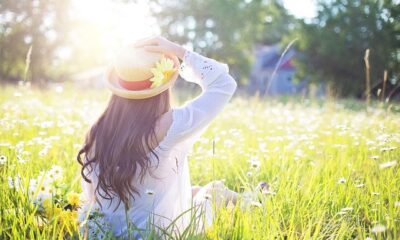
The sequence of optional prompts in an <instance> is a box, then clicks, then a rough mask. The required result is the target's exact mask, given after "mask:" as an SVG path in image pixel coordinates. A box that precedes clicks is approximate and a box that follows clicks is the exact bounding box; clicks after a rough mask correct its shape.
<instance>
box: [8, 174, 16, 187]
mask: <svg viewBox="0 0 400 240" xmlns="http://www.w3.org/2000/svg"><path fill="white" fill-rule="evenodd" d="M7 180H8V187H9V188H14V181H13V179H12V177H10V176H8V177H7Z"/></svg>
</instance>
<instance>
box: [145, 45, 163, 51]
mask: <svg viewBox="0 0 400 240" xmlns="http://www.w3.org/2000/svg"><path fill="white" fill-rule="evenodd" d="M143 49H144V50H146V51H148V52H156V53H165V50H164V48H162V47H159V46H144V47H143Z"/></svg>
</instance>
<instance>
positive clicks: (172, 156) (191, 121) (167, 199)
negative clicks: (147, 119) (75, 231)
mask: <svg viewBox="0 0 400 240" xmlns="http://www.w3.org/2000/svg"><path fill="white" fill-rule="evenodd" d="M180 75H181V77H182V78H184V79H185V80H187V81H190V82H194V83H197V84H199V85H200V86H201V88H202V93H201V94H200V95H199V96H198V97H196V98H194V99H192V100H191V101H189V102H187V103H186V104H184V105H183V106H181V107H177V108H173V109H171V110H170V111H169V112H167V113H166V114H164V115H163V116H162V117H161V118H160V121H159V123H160V124H159V125H158V126H159V127H158V128H156V130H157V129H158V131H157V133H158V134H157V138H159V140H160V141H161V142H160V143H159V145H158V146H157V147H155V148H154V152H155V153H156V154H157V155H158V159H157V158H156V157H154V155H153V154H151V152H149V156H150V159H151V160H150V164H149V166H150V167H149V171H148V173H146V175H145V176H144V178H143V179H140V177H139V176H138V174H135V178H134V180H133V181H132V184H133V185H134V186H135V188H136V189H137V191H138V193H139V195H134V199H133V198H132V199H131V200H130V201H131V203H132V204H131V208H130V209H129V210H127V215H126V214H125V207H124V205H123V204H121V205H120V206H119V207H118V208H117V210H116V211H115V212H114V211H113V210H114V208H115V207H116V206H117V203H118V200H116V199H117V197H114V198H113V201H112V202H111V201H110V200H107V199H104V198H102V197H101V196H99V195H98V194H97V195H96V196H97V198H98V199H99V201H100V202H101V203H102V209H101V212H103V213H104V215H105V220H106V221H108V222H109V223H110V224H111V227H112V228H114V231H113V233H114V235H116V236H120V235H124V236H126V235H127V220H128V221H130V222H131V224H133V225H134V226H136V227H138V228H139V229H144V228H146V227H148V225H149V224H150V223H154V224H155V225H156V226H157V227H160V228H163V229H165V228H167V227H168V226H169V225H170V224H171V223H172V222H173V221H174V220H175V219H176V218H177V217H179V216H180V215H181V214H182V213H183V212H185V211H188V213H187V214H183V215H182V216H181V217H180V218H179V220H178V221H176V222H174V224H175V225H176V228H175V229H172V228H169V230H175V231H179V232H182V231H183V229H184V228H186V227H187V226H188V225H189V223H190V218H191V213H190V209H191V207H192V195H191V183H190V175H189V168H188V160H187V155H188V153H189V151H190V149H191V148H192V146H193V143H194V142H195V141H196V139H197V138H198V136H199V135H200V134H201V133H202V132H203V131H204V130H205V129H206V127H207V126H208V125H209V123H210V122H211V120H212V119H214V118H215V117H216V116H217V114H218V113H219V112H221V111H222V109H223V107H224V106H225V105H226V103H228V101H229V100H230V98H231V97H232V95H233V93H234V92H235V90H236V87H237V84H236V82H235V81H234V79H233V78H232V77H231V76H230V75H229V74H228V67H227V65H225V64H221V63H218V62H216V61H215V60H212V59H209V58H205V57H203V56H201V55H199V54H197V53H194V52H190V51H186V52H185V55H184V57H183V63H182V65H181V68H180ZM138 171H140V169H137V172H138ZM96 173H97V174H98V169H97V172H96ZM97 174H89V176H90V177H91V179H92V181H93V182H92V184H89V183H87V182H85V181H82V188H83V189H84V192H85V195H86V196H87V198H88V199H89V200H93V199H94V195H95V193H94V191H93V189H94V187H93V186H96V185H97V179H98V177H97V176H98V175H97ZM141 180H142V181H141ZM100 191H101V189H100ZM110 203H111V205H109V204H110ZM136 236H138V235H136Z"/></svg>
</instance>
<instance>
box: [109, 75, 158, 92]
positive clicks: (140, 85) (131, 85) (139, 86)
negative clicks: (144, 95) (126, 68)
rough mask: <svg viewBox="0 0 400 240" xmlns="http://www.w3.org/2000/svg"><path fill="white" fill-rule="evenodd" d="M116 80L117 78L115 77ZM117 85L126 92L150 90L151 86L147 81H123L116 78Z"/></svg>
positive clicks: (150, 82)
mask: <svg viewBox="0 0 400 240" xmlns="http://www.w3.org/2000/svg"><path fill="white" fill-rule="evenodd" d="M117 78H118V77H117ZM118 83H119V84H120V85H121V86H122V87H123V88H125V89H127V90H143V89H147V88H150V86H151V84H152V83H153V82H152V81H150V80H149V79H146V80H143V81H134V82H131V81H125V80H123V79H121V78H118Z"/></svg>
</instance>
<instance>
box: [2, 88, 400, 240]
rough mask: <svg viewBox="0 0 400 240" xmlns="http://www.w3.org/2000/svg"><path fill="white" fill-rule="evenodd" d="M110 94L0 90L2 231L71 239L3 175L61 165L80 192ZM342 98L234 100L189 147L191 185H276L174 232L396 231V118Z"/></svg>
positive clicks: (297, 235) (266, 235)
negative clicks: (92, 134) (83, 150)
mask: <svg viewBox="0 0 400 240" xmlns="http://www.w3.org/2000/svg"><path fill="white" fill-rule="evenodd" d="M174 93H179V92H174ZM184 94H187V91H186V92H184ZM174 96H176V95H174ZM183 96H185V99H182V101H183V102H184V100H187V99H188V98H189V96H187V95H183ZM108 97H109V92H108V91H106V90H104V91H96V90H87V89H85V90H77V89H75V88H71V89H69V88H68V89H64V91H62V92H60V90H58V91H53V90H48V91H38V90H33V89H24V88H3V89H0V109H1V111H0V119H1V121H0V160H1V161H0V179H1V181H0V223H1V224H0V225H1V228H0V239H78V232H76V231H73V235H72V236H70V235H69V233H67V232H64V233H65V237H64V238H63V236H61V237H60V231H61V230H62V225H61V224H59V223H58V222H57V221H54V222H51V223H48V224H41V225H40V226H39V225H38V222H37V219H36V218H35V213H36V212H37V209H35V208H34V207H32V205H31V204H30V202H29V201H28V199H27V196H26V195H25V194H23V193H22V192H20V191H16V189H15V188H10V187H9V184H8V177H11V178H12V179H14V177H16V176H17V175H19V176H20V177H21V183H22V185H23V186H24V187H28V184H29V180H30V179H32V178H36V177H37V176H38V175H39V173H40V171H41V170H48V169H50V168H51V167H52V166H53V165H59V166H61V167H62V168H63V178H62V182H64V184H65V185H66V186H67V189H69V191H74V192H80V178H81V175H80V165H79V164H78V163H77V161H76V155H77V152H78V150H79V149H80V147H81V144H82V143H83V140H84V136H85V134H86V131H87V130H88V128H89V126H90V125H91V124H92V123H93V122H94V121H95V120H96V118H97V117H98V116H99V115H100V114H101V112H102V111H103V110H104V107H105V106H106V103H107V100H108ZM345 104H348V106H350V107H353V105H354V103H353V102H349V103H340V102H326V103H324V104H321V105H320V103H317V102H313V101H302V100H301V99H295V100H288V99H286V103H282V102H280V101H275V100H271V99H269V100H268V101H265V100H264V99H257V98H248V97H239V96H236V97H234V98H233V99H232V102H231V103H230V104H229V105H228V106H227V107H226V109H224V111H223V112H222V113H221V114H220V115H219V116H218V117H217V118H216V119H215V120H214V121H213V122H212V123H211V125H210V126H209V127H208V128H207V130H206V131H205V132H204V134H203V135H202V136H201V137H200V139H199V140H198V141H197V142H196V143H195V145H194V147H193V149H192V151H191V152H190V154H189V156H188V159H189V167H190V171H191V182H192V184H193V185H204V184H206V183H207V182H209V181H211V180H216V179H225V183H226V185H227V186H229V188H231V189H234V190H236V191H241V189H243V188H244V189H249V188H250V187H252V186H255V185H256V184H257V183H258V182H259V181H266V182H268V183H270V185H271V188H272V189H271V190H272V193H271V194H267V195H262V196H261V200H262V204H258V205H255V206H254V207H252V208H249V209H247V210H241V209H239V208H233V209H228V208H226V209H225V208H224V209H222V210H221V211H219V212H218V213H217V214H216V218H215V221H214V224H213V226H212V227H211V228H210V229H208V230H207V231H206V232H205V234H203V235H201V236H197V237H195V236H193V237H192V236H190V234H191V233H190V232H191V229H188V230H187V231H188V232H187V235H184V237H183V238H182V239H255V240H256V239H367V237H370V238H372V239H398V238H399V236H400V190H399V187H398V186H399V184H400V175H399V159H398V156H399V155H400V129H399V127H398V123H399V121H400V115H399V114H398V113H392V112H390V111H386V109H385V108H381V107H380V106H379V105H378V106H377V107H374V108H373V109H371V111H369V113H366V112H365V111H353V110H349V109H347V108H346V106H345ZM395 107H396V108H397V111H398V110H399V106H394V107H392V109H394V108H395ZM213 148H214V150H213ZM2 156H5V158H1V157H2ZM250 159H257V160H259V165H258V167H254V165H253V164H250V163H249V160H250ZM253 161H254V160H253ZM381 225H383V226H384V228H382V226H381ZM185 234H186V233H185ZM59 237H60V238H59ZM149 239H157V238H155V237H153V236H150V237H149ZM167 239H168V238H167Z"/></svg>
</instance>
